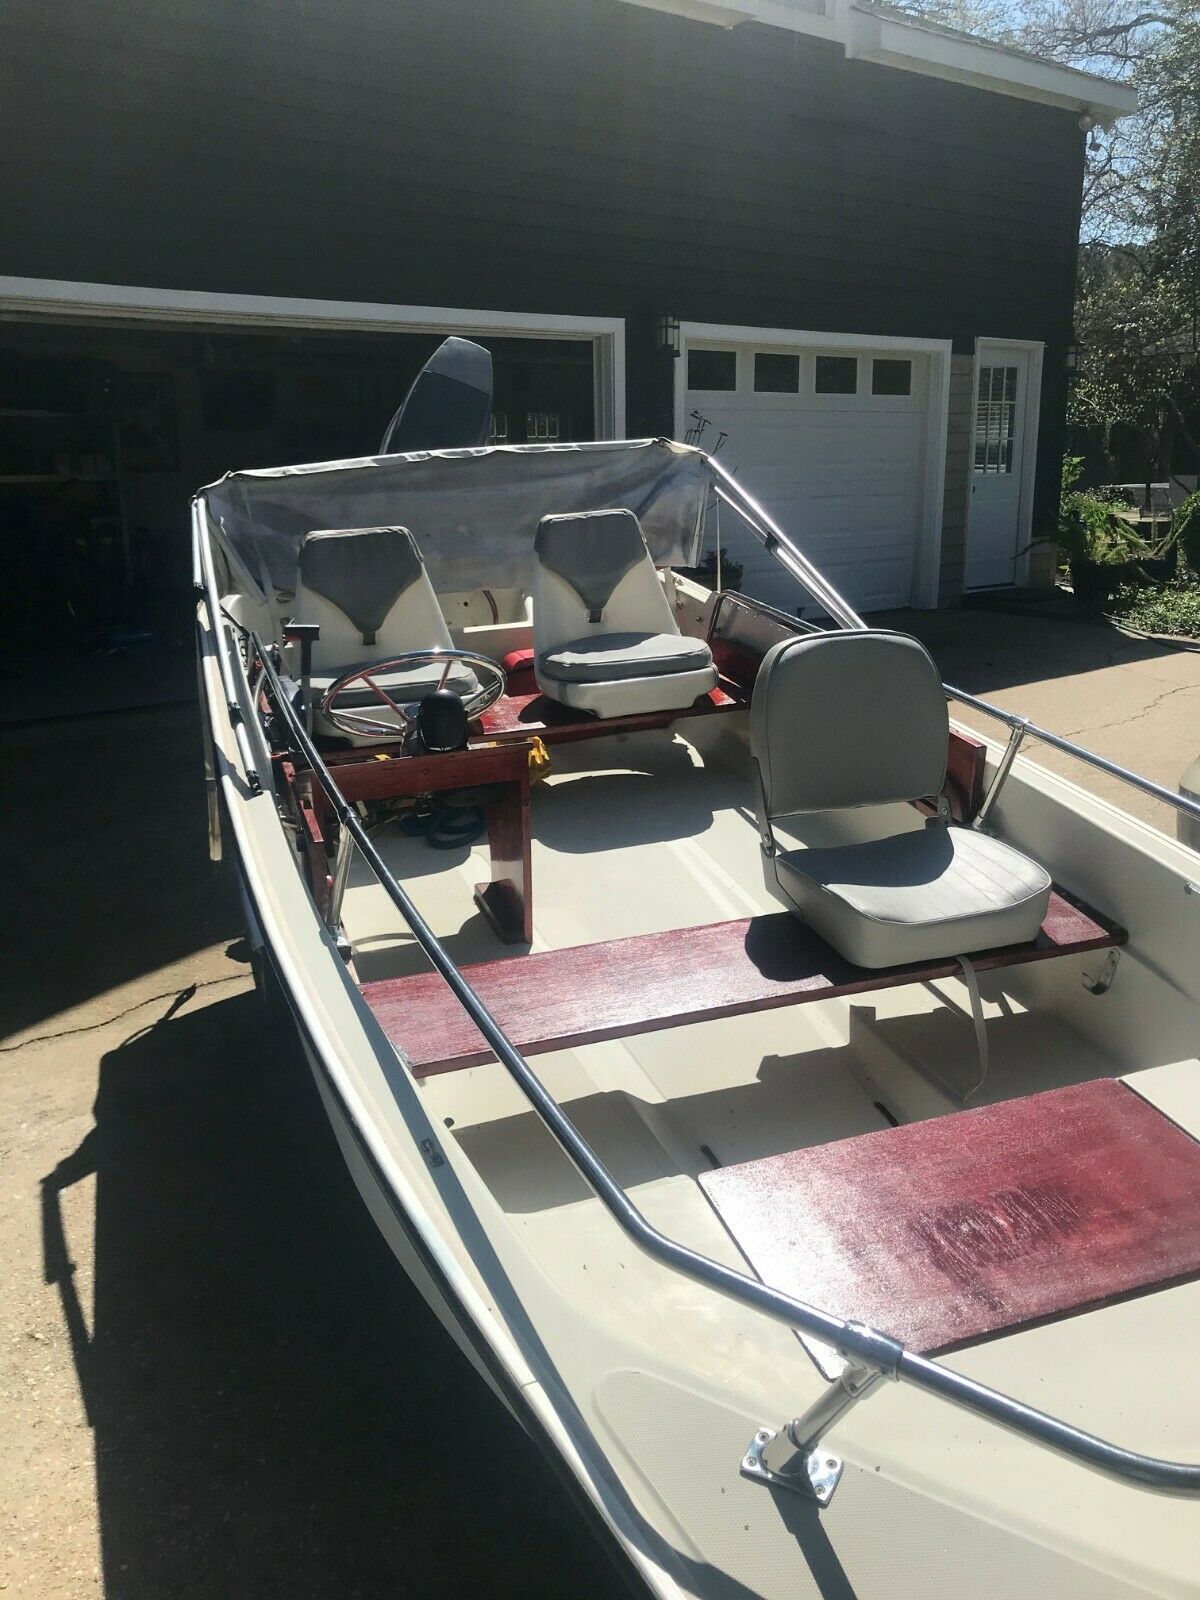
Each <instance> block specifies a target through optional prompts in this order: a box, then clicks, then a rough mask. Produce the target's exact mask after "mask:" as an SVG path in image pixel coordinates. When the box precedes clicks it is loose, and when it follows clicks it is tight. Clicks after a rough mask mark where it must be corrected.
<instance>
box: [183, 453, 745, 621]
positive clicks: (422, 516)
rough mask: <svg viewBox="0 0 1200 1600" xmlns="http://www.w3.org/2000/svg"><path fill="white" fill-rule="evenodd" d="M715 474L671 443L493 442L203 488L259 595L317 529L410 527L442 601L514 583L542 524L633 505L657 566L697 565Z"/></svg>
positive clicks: (290, 577)
mask: <svg viewBox="0 0 1200 1600" xmlns="http://www.w3.org/2000/svg"><path fill="white" fill-rule="evenodd" d="M713 481H714V480H713V473H712V469H711V467H710V465H709V461H708V457H707V456H706V455H705V454H704V453H703V451H700V450H696V449H694V448H692V447H691V446H689V445H681V444H675V443H673V442H671V441H670V440H667V439H640V440H622V441H617V442H612V443H599V444H565V445H498V446H489V447H486V448H482V449H471V450H438V451H424V452H419V453H415V454H410V455H398V456H373V457H365V458H363V459H361V460H357V461H327V462H320V463H317V464H316V465H313V466H300V467H278V468H272V469H270V470H264V471H254V472H232V473H229V474H228V475H227V476H226V477H224V478H222V479H221V480H220V482H219V483H215V484H212V485H211V486H210V487H209V488H207V489H204V490H202V491H201V494H202V496H203V499H204V501H205V503H206V504H207V507H208V511H209V515H210V516H211V517H212V519H213V521H214V523H215V524H216V525H217V526H218V527H219V528H220V530H221V532H222V534H223V535H224V539H225V542H226V544H227V546H228V548H229V549H230V551H231V552H232V554H233V556H234V558H235V559H236V560H237V561H238V562H239V563H240V564H241V565H242V566H243V567H244V569H245V572H246V574H247V575H248V576H249V577H251V578H253V579H254V580H255V581H256V583H257V584H258V585H259V586H261V585H262V584H263V583H265V582H270V583H271V584H272V585H273V586H274V587H275V588H276V589H281V590H292V589H294V588H295V582H296V564H297V557H298V552H299V548H300V543H301V540H302V539H303V538H304V536H305V534H307V533H311V532H312V531H313V530H314V529H317V528H365V527H377V526H380V525H383V524H392V525H395V524H399V525H401V526H403V527H406V528H408V529H409V531H410V532H411V533H412V535H413V537H414V538H415V539H416V541H417V544H418V545H419V546H420V549H421V553H422V555H423V556H424V558H425V563H426V566H427V568H428V571H429V576H430V579H431V581H432V583H433V585H434V587H435V589H438V590H439V591H441V592H443V593H454V592H458V591H462V590H472V589H478V588H483V587H486V586H488V585H494V584H497V583H503V582H504V581H505V578H506V577H507V575H509V574H511V580H510V581H511V582H512V583H513V584H514V585H516V584H520V583H522V582H523V581H524V578H525V574H526V571H527V569H528V567H529V564H530V560H531V556H532V550H533V536H534V533H535V531H536V529H537V525H538V523H539V521H540V520H541V518H542V517H544V516H548V515H551V514H554V513H559V512H567V511H597V510H608V509H611V508H614V507H623V508H626V509H628V510H630V511H632V512H634V514H635V515H636V516H637V518H638V520H639V522H640V523H641V526H642V532H643V533H644V534H645V536H646V542H647V544H648V545H649V547H650V554H651V556H652V557H653V559H654V561H655V563H656V564H657V565H658V566H683V567H688V566H695V565H696V563H697V561H698V560H699V555H700V546H701V539H702V537H703V531H704V513H705V507H706V504H707V502H708V499H709V494H710V491H711V489H712V485H713Z"/></svg>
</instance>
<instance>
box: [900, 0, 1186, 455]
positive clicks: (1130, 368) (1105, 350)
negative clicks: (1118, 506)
mask: <svg viewBox="0 0 1200 1600" xmlns="http://www.w3.org/2000/svg"><path fill="white" fill-rule="evenodd" d="M894 9H896V10H898V11H900V12H902V13H904V14H906V15H909V16H917V17H920V18H923V19H924V20H927V21H932V22H935V23H937V24H939V25H940V26H948V27H958V28H962V29H965V30H966V31H968V32H971V33H977V34H982V35H984V36H986V37H990V38H994V39H997V40H999V41H1001V42H1002V43H1005V44H1008V45H1011V46H1013V47H1015V48H1018V49H1024V50H1029V51H1032V52H1033V53H1034V54H1036V55H1040V56H1046V57H1049V58H1050V59H1053V60H1056V61H1061V62H1062V63H1063V64H1064V65H1067V66H1074V67H1079V68H1082V69H1083V70H1085V71H1088V72H1096V73H1101V74H1103V75H1106V76H1110V77H1114V78H1120V79H1121V80H1123V81H1124V82H1128V83H1131V84H1132V85H1133V86H1134V87H1135V88H1136V89H1137V91H1138V101H1139V105H1138V111H1137V112H1136V114H1135V115H1133V116H1130V117H1124V118H1122V119H1121V120H1120V121H1119V122H1118V123H1117V124H1116V126H1115V127H1114V128H1112V129H1110V130H1107V131H1106V130H1104V129H1100V128H1096V129H1093V130H1092V131H1091V133H1090V134H1089V137H1088V151H1087V167H1086V173H1085V178H1084V188H1083V195H1082V215H1081V226H1080V256H1079V287H1078V293H1077V298H1076V309H1075V327H1076V336H1077V339H1078V341H1079V346H1080V366H1079V373H1078V376H1077V381H1076V383H1075V386H1074V389H1073V392H1072V403H1071V416H1072V421H1073V422H1074V423H1076V425H1078V426H1083V427H1087V428H1089V429H1095V430H1097V432H1098V433H1099V434H1100V435H1101V436H1102V437H1103V440H1104V443H1105V446H1106V448H1107V447H1108V446H1109V445H1110V444H1111V441H1112V437H1113V433H1114V430H1116V429H1118V428H1120V427H1122V426H1123V427H1127V428H1132V429H1133V430H1135V432H1136V433H1137V434H1138V435H1139V437H1140V438H1141V439H1142V440H1143V443H1144V456H1145V467H1146V471H1147V475H1148V476H1154V477H1162V476H1166V475H1167V474H1168V473H1169V472H1170V470H1171V464H1172V457H1173V454H1174V453H1176V451H1177V446H1178V443H1179V442H1180V441H1182V443H1183V444H1184V445H1185V446H1186V450H1187V453H1189V454H1190V455H1191V457H1192V470H1193V471H1200V443H1198V442H1197V434H1198V433H1200V3H1198V0H1152V3H1148V4H1137V3H1134V0H1013V3H1012V4H997V3H996V0H896V4H895V6H894Z"/></svg>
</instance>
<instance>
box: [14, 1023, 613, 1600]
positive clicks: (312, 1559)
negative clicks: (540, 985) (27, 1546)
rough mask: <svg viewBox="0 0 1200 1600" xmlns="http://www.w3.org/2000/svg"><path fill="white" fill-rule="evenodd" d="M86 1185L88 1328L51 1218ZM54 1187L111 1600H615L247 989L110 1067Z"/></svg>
mask: <svg viewBox="0 0 1200 1600" xmlns="http://www.w3.org/2000/svg"><path fill="white" fill-rule="evenodd" d="M93 1173H94V1174H95V1183H96V1240H95V1257H96V1259H95V1303H94V1309H93V1311H92V1314H91V1318H90V1322H91V1325H90V1327H89V1313H88V1309H87V1308H86V1307H84V1306H82V1305H80V1304H79V1302H78V1301H77V1299H76V1297H75V1293H74V1289H73V1284H72V1273H71V1267H70V1254H71V1247H70V1241H69V1239H67V1238H66V1237H65V1236H64V1231H63V1225H62V1216H63V1211H64V1207H63V1205H62V1203H61V1201H62V1196H63V1194H64V1192H65V1191H66V1190H67V1189H69V1188H70V1187H71V1186H72V1185H74V1184H76V1183H78V1182H80V1181H83V1180H86V1179H88V1178H89V1177H90V1175H92V1174H93ZM43 1188H44V1194H43V1198H44V1234H45V1252H46V1270H47V1277H48V1279H49V1281H51V1282H53V1283H56V1284H57V1285H58V1289H59V1293H60V1296H61V1300H62V1307H63V1313H64V1318H65V1321H66V1323H67V1326H68V1328H69V1331H70V1334H71V1339H72V1344H73V1349H74V1356H75V1361H76V1365H77V1369H78V1373H79V1379H80V1384H81V1387H82V1390H83V1394H84V1398H85V1403H86V1407H87V1411H88V1416H89V1420H90V1423H91V1426H92V1428H93V1431H94V1438H95V1449H96V1471H97V1493H98V1500H99V1520H100V1531H101V1541H102V1550H103V1563H104V1581H105V1593H106V1596H107V1600H157V1597H159V1596H163V1597H165V1596H168V1595H169V1596H172V1597H188V1596H194V1597H196V1600H200V1597H204V1600H217V1597H223V1596H234V1595H236V1596H237V1597H238V1600H265V1597H267V1596H271V1597H276V1596H278V1597H282V1596H287V1597H289V1600H301V1597H304V1596H309V1595H311V1596H318V1595H319V1596H322V1597H327V1596H329V1595H338V1596H346V1597H350V1596H362V1597H372V1600H373V1597H375V1596H380V1597H382V1596H385V1595H386V1596H392V1595H400V1594H406V1593H409V1592H417V1591H420V1592H421V1593H428V1592H432V1591H436V1592H437V1593H438V1594H440V1595H448V1596H457V1595H465V1594H478V1595H487V1596H489V1597H500V1596H508V1595H512V1596H516V1595H522V1596H525V1595H528V1594H531V1593H541V1594H563V1595H567V1594H569V1595H571V1596H573V1597H581V1600H582V1597H587V1596H601V1595H604V1596H616V1595H620V1594H625V1593H626V1590H625V1589H624V1587H623V1586H622V1583H621V1580H620V1579H619V1578H618V1576H617V1575H616V1573H615V1572H614V1571H613V1570H612V1569H611V1568H609V1566H608V1564H607V1562H606V1561H605V1560H604V1558H603V1557H602V1555H601V1553H600V1551H599V1547H598V1546H597V1545H596V1544H595V1543H594V1542H593V1540H592V1538H591V1536H590V1534H589V1532H588V1530H587V1527H586V1525H585V1523H584V1521H583V1518H582V1516H581V1514H580V1513H579V1512H578V1511H577V1510H576V1508H575V1506H574V1504H573V1503H572V1502H571V1501H570V1500H569V1499H568V1497H567V1494H566V1491H565V1490H564V1489H563V1488H562V1487H561V1486H560V1485H559V1484H558V1483H557V1481H556V1480H555V1479H554V1478H553V1476H552V1475H551V1473H550V1471H549V1469H548V1468H547V1467H546V1466H545V1465H544V1464H543V1462H542V1459H541V1457H540V1456H539V1455H538V1453H537V1451H536V1450H535V1448H534V1446H533V1445H532V1444H531V1443H530V1442H529V1441H528V1439H527V1438H526V1437H525V1435H524V1434H523V1433H522V1432H521V1430H520V1429H519V1428H518V1427H517V1426H516V1424H515V1423H513V1422H512V1421H511V1420H510V1418H509V1417H508V1416H507V1415H506V1414H505V1413H504V1412H503V1410H502V1409H501V1407H500V1405H499V1403H498V1402H497V1401H495V1400H494V1398H493V1397H492V1396H491V1395H490V1393H489V1392H488V1391H487V1390H486V1389H485V1388H484V1386H483V1384H482V1383H481V1381H480V1380H479V1379H478V1378H477V1377H476V1375H475V1374H474V1373H473V1372H472V1371H471V1370H470V1369H469V1367H468V1366H467V1364H466V1362H465V1360H464V1359H463V1358H462V1357H461V1356H459V1354H458V1353H457V1352H456V1351H455V1350H453V1349H452V1347H451V1346H450V1343H449V1339H448V1336H447V1335H446V1334H445V1332H444V1331H443V1330H442V1328H441V1326H440V1324H438V1323H437V1321H436V1319H435V1318H434V1317H433V1315H432V1314H431V1313H430V1311H429V1310H428V1308H427V1307H426V1306H425V1304H424V1302H423V1301H422V1300H421V1299H420V1298H419V1296H418V1295H417V1294H416V1292H415V1291H414V1290H413V1289H412V1288H411V1286H410V1285H409V1283H408V1281H407V1279H405V1278H403V1276H402V1274H401V1272H400V1270H399V1268H398V1267H397V1265H396V1263H395V1261H394V1259H393V1257H392V1256H391V1253H390V1252H389V1250H388V1248H387V1246H386V1245H385V1243H384V1241H383V1239H382V1238H381V1237H380V1235H379V1234H378V1233H377V1232H376V1230H375V1228H374V1225H373V1223H372V1222H371V1221H370V1219H369V1217H368V1215H367V1213H366V1211H365V1209H364V1207H363V1206H362V1203H361V1201H360V1200H359V1198H358V1195H357V1193H356V1192H355V1191H354V1189H353V1186H352V1184H351V1181H350V1179H349V1176H348V1174H347V1173H346V1171H345V1168H344V1167H343V1165H342V1162H341V1159H340V1156H339V1155H338V1152H337V1149H336V1146H335V1144H334V1141H333V1136H332V1133H331V1131H330V1129H329V1126H328V1123H327V1121H326V1120H325V1117H324V1114H323V1111H322V1109H321V1107H320V1103H319V1101H318V1098H317V1095H316V1091H315V1087H314V1086H313V1084H312V1082H311V1079H310V1077H309V1075H308V1070H307V1067H306V1066H305V1065H304V1063H303V1061H302V1059H301V1056H300V1050H299V1045H298V1043H297V1042H296V1041H295V1039H294V1037H293V1036H292V1035H291V1034H290V1032H284V1033H282V1034H280V1035H276V1036H271V1035H270V1034H269V1033H268V1030H267V1028H266V1026H265V1017H264V1012H263V1009H262V1006H261V1003H260V1001H259V999H258V997H257V996H256V995H254V994H251V993H243V994H240V995H237V996H235V997H233V998H231V999H228V1000H224V1001H220V1002H217V1003H214V1004H211V1005H207V1006H203V1007H200V1008H197V1009H189V1008H188V1007H186V1006H184V1007H183V1008H182V1009H180V1010H179V1011H178V1014H170V1013H169V1012H168V1013H167V1014H166V1015H165V1016H164V1017H163V1018H161V1019H160V1020H159V1021H158V1022H157V1023H156V1024H155V1025H153V1026H151V1027H149V1028H147V1029H146V1030H145V1031H142V1032H139V1033H136V1034H134V1035H133V1036H132V1037H131V1038H129V1039H128V1040H127V1041H126V1042H125V1043H123V1044H122V1045H121V1046H120V1047H119V1048H117V1049H115V1050H113V1051H111V1052H110V1053H109V1054H108V1055H106V1056H105V1057H104V1059H103V1061H102V1064H101V1076H100V1088H99V1096H98V1100H97V1104H96V1121H95V1127H94V1128H93V1130H92V1131H91V1132H90V1133H89V1134H88V1136H87V1137H86V1139H85V1140H84V1141H83V1143H82V1145H81V1146H80V1147H79V1149H78V1150H77V1151H75V1152H74V1154H73V1155H71V1156H70V1157H68V1158H67V1159H66V1160H64V1161H63V1162H62V1163H61V1164H60V1165H59V1166H58V1168H57V1169H56V1170H55V1171H54V1172H53V1173H51V1174H49V1175H48V1176H47V1178H46V1180H45V1183H44V1186H43Z"/></svg>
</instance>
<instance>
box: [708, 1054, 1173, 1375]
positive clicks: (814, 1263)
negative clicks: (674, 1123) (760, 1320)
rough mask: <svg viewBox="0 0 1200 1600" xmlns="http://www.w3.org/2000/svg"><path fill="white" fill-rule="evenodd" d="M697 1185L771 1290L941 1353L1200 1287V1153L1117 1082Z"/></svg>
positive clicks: (784, 1159) (822, 1149)
mask: <svg viewBox="0 0 1200 1600" xmlns="http://www.w3.org/2000/svg"><path fill="white" fill-rule="evenodd" d="M700 1183H701V1185H702V1187H703V1188H704V1191H705V1193H706V1194H707V1195H708V1198H709V1200H710V1201H711V1202H712V1204H713V1205H714V1206H715V1207H716V1209H717V1211H718V1212H719V1213H720V1216H721V1219H722V1221H723V1222H724V1223H725V1226H726V1227H727V1228H728V1229H729V1232H730V1234H731V1235H732V1237H733V1238H734V1239H735V1240H736V1241H737V1244H738V1246H739V1248H740V1249H741V1251H742V1253H743V1254H744V1255H745V1257H746V1259H747V1260H748V1261H749V1262H750V1263H751V1265H752V1266H753V1267H754V1269H755V1271H756V1272H757V1273H758V1274H759V1276H760V1277H761V1278H762V1279H763V1281H764V1282H766V1283H769V1284H771V1285H773V1286H774V1287H775V1288H777V1289H782V1290H784V1291H785V1292H786V1293H788V1294H792V1295H795V1296H796V1297H797V1298H799V1299H801V1300H805V1301H807V1302H809V1304H811V1305H816V1306H820V1307H822V1308H823V1309H824V1310H826V1311H831V1312H833V1314H834V1315H835V1316H839V1317H845V1318H853V1319H855V1320H857V1321H860V1322H867V1323H870V1324H871V1325H872V1326H873V1327H876V1328H879V1329H880V1330H881V1331H883V1332H885V1333H888V1334H891V1335H892V1337H893V1338H896V1339H899V1340H900V1341H901V1343H902V1344H904V1345H906V1346H907V1347H908V1348H909V1349H915V1350H919V1351H922V1352H924V1353H927V1354H930V1353H933V1352H936V1351H940V1350H947V1349H950V1348H953V1347H955V1346H959V1345H962V1344H965V1343H968V1342H970V1341H973V1340H976V1339H982V1338H985V1337H987V1336H988V1335H991V1334H996V1333H1000V1332H1004V1331H1007V1330H1010V1329H1013V1328H1020V1327H1023V1326H1025V1325H1027V1324H1029V1323H1031V1322H1038V1321H1042V1320H1044V1319H1045V1318H1047V1317H1056V1316H1061V1315H1063V1314H1064V1313H1066V1312H1070V1311H1078V1310H1082V1309H1083V1308H1085V1307H1087V1306H1094V1305H1097V1304H1100V1303H1102V1302H1105V1301H1110V1300H1112V1299H1114V1298H1116V1297H1118V1296H1123V1295H1128V1294H1131V1293H1134V1292H1136V1291H1138V1290H1145V1289H1149V1288H1154V1287H1160V1286H1162V1285H1165V1284H1168V1283H1175V1282H1178V1281H1179V1280H1180V1279H1183V1278H1190V1277H1193V1276H1195V1275H1196V1274H1198V1273H1200V1145H1198V1144H1197V1143H1196V1142H1195V1141H1194V1140H1193V1139H1190V1138H1189V1137H1188V1136H1187V1134H1186V1133H1184V1132H1182V1131H1181V1130H1180V1129H1179V1128H1178V1127H1176V1126H1175V1124H1174V1123H1172V1122H1169V1121H1168V1120H1167V1118H1166V1117H1164V1116H1163V1115H1162V1113H1161V1112H1159V1111H1157V1110H1155V1108H1154V1107H1153V1106H1151V1105H1148V1104H1147V1102H1146V1101H1144V1100H1143V1099H1142V1098H1141V1097H1140V1096H1139V1095H1137V1094H1135V1093H1134V1092H1133V1091H1132V1090H1131V1089H1129V1088H1128V1087H1127V1086H1126V1085H1125V1084H1123V1083H1118V1082H1117V1081H1116V1080H1115V1079H1111V1078H1105V1079H1101V1080H1098V1081H1096V1082H1092V1083H1081V1084H1075V1085H1072V1086H1071V1087H1070V1088H1067V1089H1055V1090H1051V1091H1049V1092H1048V1093H1045V1094H1035V1095H1028V1096H1026V1097H1025V1098H1023V1099H1020V1100H1009V1101H1006V1102H1004V1103H1003V1104H1000V1105H995V1106H986V1107H983V1108H981V1109H980V1110H978V1111H962V1112H958V1113H957V1114H955V1115H953V1116H946V1117H936V1118H934V1119H933V1120H932V1121H929V1122H916V1123H911V1124H909V1125H908V1126H905V1127H899V1128H888V1129H886V1130H884V1131H883V1132H880V1133H868V1134H863V1135H862V1136H861V1137H859V1138H856V1139H841V1140H838V1141H836V1142H834V1143H832V1144H826V1145H819V1146H817V1147H816V1148H814V1149H810V1150H796V1151H793V1152H791V1153H790V1154H787V1155H780V1156H770V1157H768V1158H766V1159H765V1160H762V1161H748V1162H745V1163H743V1164H742V1165H741V1166H736V1167H722V1168H720V1169H718V1170H717V1171H715V1172H704V1173H702V1174H701V1175H700Z"/></svg>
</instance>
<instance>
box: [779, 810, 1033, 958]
mask: <svg viewBox="0 0 1200 1600" xmlns="http://www.w3.org/2000/svg"><path fill="white" fill-rule="evenodd" d="M770 865H772V866H773V868H774V874H775V881H776V884H777V886H778V891H779V894H780V896H781V898H783V899H784V900H785V901H786V902H787V903H788V904H789V905H790V906H791V907H792V909H793V910H794V911H796V912H797V913H798V914H799V915H800V916H802V917H803V918H804V920H805V922H807V923H808V924H809V926H810V927H812V928H813V929H814V931H815V932H817V933H819V934H820V935H821V937H822V938H823V939H826V940H828V942H829V943H830V944H831V945H833V947H834V949H835V950H838V951H839V952H840V953H841V954H842V955H844V956H845V957H846V959H847V960H848V961H853V962H855V963H856V964H857V965H858V966H862V967H891V966H897V965H899V964H900V963H902V962H908V961H931V960H936V959H938V958H939V957H945V956H959V955H969V954H970V953H971V951H973V950H990V949H995V948H998V947H1001V946H1004V945H1012V944H1023V943H1025V942H1026V941H1028V940H1031V939H1034V938H1036V936H1037V932H1038V929H1039V928H1040V927H1041V924H1042V920H1043V918H1044V917H1045V915H1046V908H1047V906H1048V904H1049V901H1050V877H1049V874H1048V873H1047V872H1046V871H1045V869H1044V868H1043V867H1041V866H1039V865H1038V864H1037V862H1035V861H1031V860H1030V859H1029V858H1028V857H1027V856H1023V855H1022V854H1021V853H1020V852H1019V851H1017V850H1014V849H1012V848H1011V847H1010V846H1009V845H1006V844H1003V843H1002V842H1001V841H1000V840H998V839H992V838H990V837H989V836H988V835H987V834H983V833H975V832H972V831H971V830H969V829H966V828H948V827H944V826H942V825H941V824H940V823H930V825H929V826H927V827H925V828H921V829H918V830H916V831H915V832H912V833H901V834H896V835H894V836H893V837H891V838H887V839H874V840H871V841H870V842H868V843H866V844H852V845H840V846H835V847H832V848H827V849H813V850H795V851H790V852H785V853H781V854H778V855H776V856H775V857H774V858H773V861H772V862H771V863H770Z"/></svg>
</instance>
